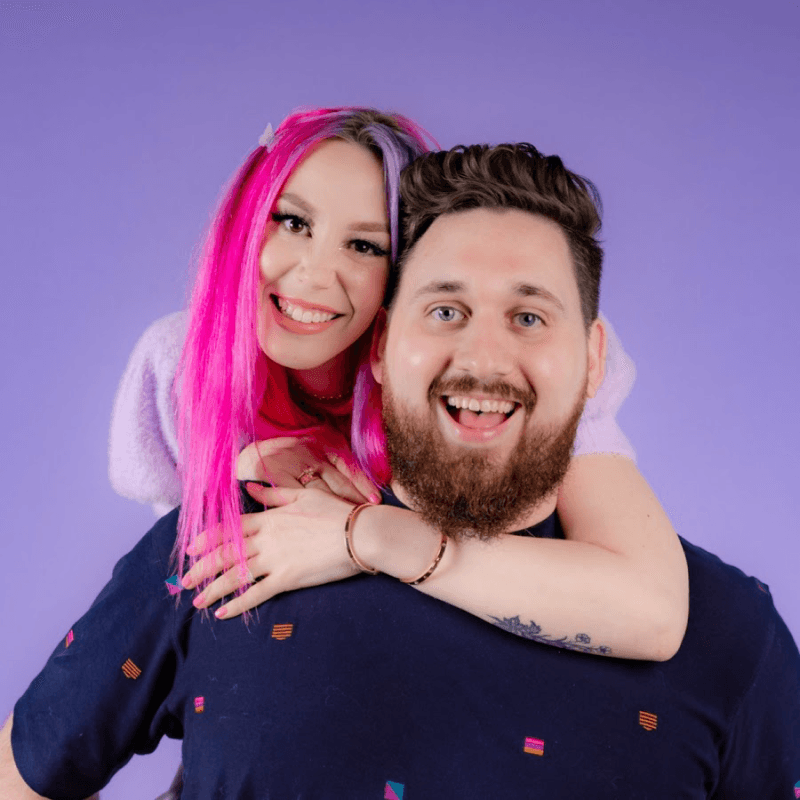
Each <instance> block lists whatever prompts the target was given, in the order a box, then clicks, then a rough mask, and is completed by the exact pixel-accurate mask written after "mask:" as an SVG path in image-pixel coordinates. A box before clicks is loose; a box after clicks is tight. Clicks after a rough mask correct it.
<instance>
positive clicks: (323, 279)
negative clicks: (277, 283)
mask: <svg viewBox="0 0 800 800" xmlns="http://www.w3.org/2000/svg"><path fill="white" fill-rule="evenodd" d="M297 277H298V278H299V279H300V280H301V281H302V282H305V283H308V284H310V285H311V286H313V287H314V288H317V289H327V288H328V287H329V286H331V285H333V283H334V281H335V280H336V265H335V256H332V255H331V254H330V253H328V252H324V251H322V249H321V248H313V247H309V248H308V250H307V251H306V252H305V253H304V254H303V257H302V258H301V259H300V263H299V264H298V265H297Z"/></svg>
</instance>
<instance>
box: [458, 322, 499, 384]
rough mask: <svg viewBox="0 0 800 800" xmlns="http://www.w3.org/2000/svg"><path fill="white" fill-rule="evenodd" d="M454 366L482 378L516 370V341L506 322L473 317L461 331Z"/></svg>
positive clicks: (487, 378) (497, 376) (494, 376)
mask: <svg viewBox="0 0 800 800" xmlns="http://www.w3.org/2000/svg"><path fill="white" fill-rule="evenodd" d="M453 366H454V367H455V368H456V369H457V370H460V371H462V372H466V373H469V374H471V375H473V376H474V377H476V378H480V379H481V380H491V379H493V378H499V377H502V376H506V375H509V374H510V373H511V372H512V371H513V369H514V343H513V342H512V341H510V340H509V336H508V332H507V331H506V330H505V325H500V324H497V323H495V322H493V323H490V324H481V323H480V322H478V321H474V320H473V321H472V322H471V323H470V324H469V325H468V326H467V328H466V329H464V330H463V331H462V332H461V336H460V337H459V342H458V346H457V349H456V353H455V357H454V358H453Z"/></svg>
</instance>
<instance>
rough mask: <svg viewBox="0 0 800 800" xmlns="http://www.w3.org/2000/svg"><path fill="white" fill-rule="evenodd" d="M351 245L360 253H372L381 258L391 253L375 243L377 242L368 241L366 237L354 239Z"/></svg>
mask: <svg viewBox="0 0 800 800" xmlns="http://www.w3.org/2000/svg"><path fill="white" fill-rule="evenodd" d="M350 246H351V247H352V248H353V250H355V251H356V253H359V254H360V255H372V256H378V257H380V258H383V257H385V256H388V255H389V253H388V251H386V250H384V249H383V248H382V247H380V245H377V244H375V242H368V241H367V240H366V239H353V241H352V242H350Z"/></svg>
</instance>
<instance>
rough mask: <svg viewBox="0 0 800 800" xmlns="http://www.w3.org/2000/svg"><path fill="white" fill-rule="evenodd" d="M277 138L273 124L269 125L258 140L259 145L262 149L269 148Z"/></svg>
mask: <svg viewBox="0 0 800 800" xmlns="http://www.w3.org/2000/svg"><path fill="white" fill-rule="evenodd" d="M274 138H275V132H274V131H273V130H272V123H271V122H270V123H268V124H267V127H266V128H264V133H262V134H261V136H260V137H259V139H258V143H259V144H260V145H261V146H262V147H269V146H270V145H271V144H272V140H273V139H274Z"/></svg>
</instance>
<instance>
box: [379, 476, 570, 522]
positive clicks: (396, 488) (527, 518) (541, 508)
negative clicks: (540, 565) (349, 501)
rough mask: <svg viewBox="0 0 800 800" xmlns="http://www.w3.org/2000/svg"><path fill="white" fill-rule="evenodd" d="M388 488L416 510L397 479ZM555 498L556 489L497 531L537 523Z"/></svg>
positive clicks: (544, 517) (543, 516)
mask: <svg viewBox="0 0 800 800" xmlns="http://www.w3.org/2000/svg"><path fill="white" fill-rule="evenodd" d="M389 488H390V489H391V490H392V493H393V494H394V496H395V497H396V498H397V499H398V500H399V501H400V502H401V503H402V504H403V505H404V506H407V507H408V508H410V509H411V510H412V511H416V510H417V509H416V508H415V506H414V503H413V501H412V500H411V498H410V497H409V496H408V493H407V492H406V490H405V489H404V488H403V487H402V486H400V484H398V483H397V481H392V483H391V484H390V487H389ZM557 499H558V490H556V491H554V492H553V493H552V495H548V497H547V498H545V499H544V500H542V502H541V503H537V504H536V505H535V506H533V507H532V508H530V509H529V510H528V511H527V512H526V513H525V514H524V516H522V517H520V518H519V519H518V520H516V521H515V522H514V524H513V525H512V526H511V527H510V528H509V529H508V530H505V531H498V534H500V533H514V532H515V531H520V530H524V529H525V528H532V527H533V526H534V525H538V524H539V523H540V522H542V521H543V520H545V519H547V518H548V517H549V516H550V515H551V514H552V513H553V512H554V511H555V510H556V500H557Z"/></svg>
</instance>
